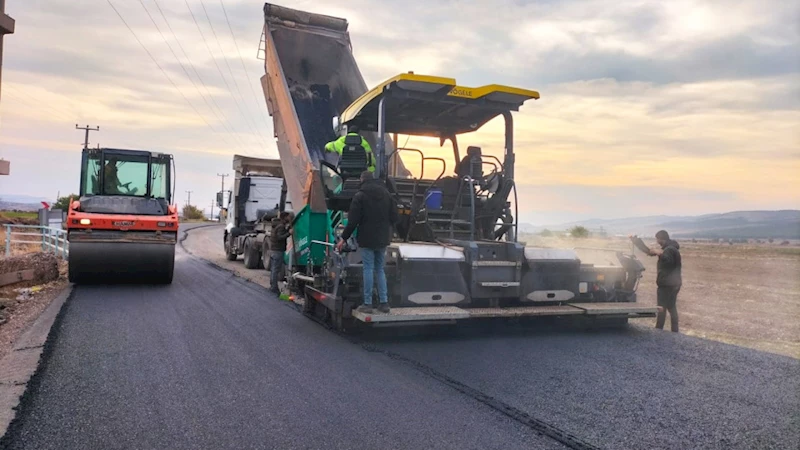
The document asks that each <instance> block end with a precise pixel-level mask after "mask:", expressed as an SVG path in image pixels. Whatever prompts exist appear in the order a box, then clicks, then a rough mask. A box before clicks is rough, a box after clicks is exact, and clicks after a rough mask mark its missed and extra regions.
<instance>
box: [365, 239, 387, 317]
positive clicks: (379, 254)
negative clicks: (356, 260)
mask: <svg viewBox="0 0 800 450" xmlns="http://www.w3.org/2000/svg"><path fill="white" fill-rule="evenodd" d="M385 257H386V247H383V248H378V249H372V248H364V247H361V261H362V262H363V264H364V304H365V305H372V286H373V280H374V275H375V274H376V273H377V274H378V280H377V281H378V298H379V299H380V302H381V303H386V302H388V294H387V292H386V272H385V271H384V265H385V263H386V258H385Z"/></svg>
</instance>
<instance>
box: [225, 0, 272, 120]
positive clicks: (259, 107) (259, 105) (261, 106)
mask: <svg viewBox="0 0 800 450" xmlns="http://www.w3.org/2000/svg"><path fill="white" fill-rule="evenodd" d="M219 4H220V5H221V6H222V12H223V13H224V14H225V22H227V23H228V30H230V32H231V38H232V39H233V45H235V46H236V54H238V55H239V61H240V62H241V63H242V70H243V71H244V74H245V76H247V82H248V83H247V84H248V85H249V86H250V93H252V94H253V101H254V102H256V105H257V107H256V109H257V110H259V111H261V116H262V117H263V119H264V123H265V124H266V123H269V117H267V113H266V110H265V105H264V103H263V102H262V103H259V102H258V100H256V99H257V98H258V95H256V91H255V89H253V79H252V78H251V77H250V71H249V70H247V66H246V65H245V63H244V58H242V52H241V51H240V50H239V43H238V42H236V35H235V34H234V33H233V27H232V26H231V21H230V20H229V19H228V11H227V10H226V9H225V2H223V1H222V0H219ZM262 95H263V94H262ZM260 132H261V131H260V130H259V133H260Z"/></svg>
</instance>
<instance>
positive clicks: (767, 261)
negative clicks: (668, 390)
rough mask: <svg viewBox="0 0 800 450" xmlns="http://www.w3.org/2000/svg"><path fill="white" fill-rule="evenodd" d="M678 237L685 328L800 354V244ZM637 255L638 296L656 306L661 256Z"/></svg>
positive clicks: (594, 242) (533, 240) (556, 242)
mask: <svg viewBox="0 0 800 450" xmlns="http://www.w3.org/2000/svg"><path fill="white" fill-rule="evenodd" d="M523 238H526V239H527V240H528V242H529V243H530V244H529V245H543V246H553V247H558V246H561V247H567V248H570V247H574V246H582V247H605V248H615V249H618V250H623V251H627V252H628V253H630V241H628V240H621V241H615V240H603V239H579V240H562V239H557V238H552V239H550V238H540V237H535V236H534V237H531V236H523ZM679 242H680V244H681V256H682V257H683V288H682V289H681V292H680V294H679V295H678V314H679V317H680V326H681V332H682V333H684V334H688V335H691V336H696V337H702V338H707V339H713V340H716V341H720V342H725V343H729V344H735V345H739V346H742V347H748V348H752V349H756V350H762V351H767V352H771V353H776V354H779V355H786V356H791V357H793V358H798V359H800V249H798V248H790V247H781V246H778V245H766V244H765V245H738V244H737V245H727V244H725V245H716V244H701V243H696V244H695V243H692V242H691V241H688V242H687V241H682V240H679ZM636 255H637V257H638V258H639V259H640V260H641V261H642V263H643V264H644V266H645V269H646V270H645V272H644V277H643V278H642V280H641V284H640V286H639V290H638V295H639V301H640V302H641V303H642V304H644V305H653V306H655V304H656V287H655V280H656V261H657V259H656V258H652V257H648V256H645V255H643V254H642V253H641V252H638V251H637V252H636ZM653 320H655V319H653ZM667 322H669V320H668V321H667ZM667 326H669V325H667Z"/></svg>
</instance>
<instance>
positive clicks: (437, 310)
mask: <svg viewBox="0 0 800 450" xmlns="http://www.w3.org/2000/svg"><path fill="white" fill-rule="evenodd" d="M353 317H355V318H356V319H358V320H360V321H362V322H366V323H377V322H412V321H418V320H453V319H468V318H469V313H468V312H467V311H465V310H463V309H461V308H457V307H455V306H428V307H419V308H415V307H410V308H392V310H391V312H390V313H389V314H385V313H381V312H374V313H372V314H364V313H362V312H360V311H357V310H355V309H354V310H353Z"/></svg>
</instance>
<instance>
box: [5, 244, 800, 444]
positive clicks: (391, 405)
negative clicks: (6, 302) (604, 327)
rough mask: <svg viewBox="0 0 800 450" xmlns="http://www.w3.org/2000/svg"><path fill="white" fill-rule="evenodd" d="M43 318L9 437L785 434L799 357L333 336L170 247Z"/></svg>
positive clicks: (609, 343) (504, 332) (336, 439)
mask: <svg viewBox="0 0 800 450" xmlns="http://www.w3.org/2000/svg"><path fill="white" fill-rule="evenodd" d="M210 231H211V229H208V230H196V231H195V232H193V233H190V236H191V235H192V234H194V233H203V232H210ZM187 242H189V241H188V240H187ZM187 248H191V246H187ZM57 327H58V328H57V338H56V339H55V341H54V343H53V344H52V345H50V346H48V348H47V350H46V363H45V365H44V367H43V370H42V371H41V373H40V375H39V376H37V377H36V379H35V380H34V382H33V383H32V386H33V387H32V391H31V393H30V395H28V396H26V398H25V399H24V401H23V407H22V410H21V420H20V421H18V422H17V423H15V424H14V426H13V429H12V432H11V435H10V437H9V439H8V440H6V441H5V442H4V443H5V444H8V447H9V448H37V449H38V448H87V447H88V448H120V447H131V446H133V445H134V444H135V446H137V447H141V448H163V447H169V448H197V447H203V448H321V447H325V448H398V449H399V448H503V449H505V448H564V447H563V446H562V445H561V444H559V443H558V442H557V440H556V439H553V438H548V437H545V436H541V435H539V434H538V433H537V431H540V432H545V433H547V434H548V435H549V436H559V435H572V436H574V437H576V438H577V439H576V440H575V441H571V443H572V444H573V445H572V448H578V447H577V445H576V444H578V443H580V442H583V443H586V444H587V448H608V449H662V448H663V449H673V448H692V449H694V448H702V449H706V448H709V449H751V448H758V449H771V448H774V449H788V448H798V446H800V398H799V395H800V361H798V360H797V359H793V358H789V357H785V356H780V355H775V354H771V353H765V352H759V351H756V350H752V349H748V348H742V347H737V346H732V345H727V344H724V343H720V342H715V341H712V340H706V339H699V338H696V337H692V336H687V335H684V334H674V333H670V332H668V331H657V330H654V329H653V328H652V324H646V323H645V324H641V325H633V326H631V327H629V328H628V329H626V330H622V331H602V332H599V331H594V332H577V331H574V330H573V331H568V330H564V329H561V330H559V329H553V328H545V327H543V326H541V327H538V328H537V327H536V326H527V327H523V326H513V327H509V326H507V325H504V326H502V327H494V325H492V324H487V325H482V326H474V327H470V328H469V329H463V328H462V329H453V328H430V329H426V330H425V331H422V332H415V333H397V332H396V331H392V330H384V331H381V332H375V333H368V334H366V335H363V336H360V337H358V338H347V339H346V338H343V337H341V336H339V335H337V334H335V333H333V332H331V331H328V330H326V329H324V328H323V327H321V326H319V325H317V324H316V323H314V322H312V321H311V320H309V319H307V318H305V317H303V316H302V315H301V314H299V312H298V311H297V309H296V308H295V307H293V305H291V304H288V303H285V302H280V301H278V300H277V299H276V298H275V297H274V296H271V295H269V294H268V293H266V292H265V289H264V288H263V287H260V286H257V285H255V284H252V283H249V282H246V281H243V280H241V279H239V278H237V277H234V276H232V275H231V274H230V273H229V272H225V271H222V270H219V269H217V268H214V267H212V266H211V265H210V264H208V263H205V262H201V261H199V260H198V259H196V258H193V257H191V256H189V255H188V254H187V253H185V252H184V251H182V250H181V251H179V252H178V258H177V261H176V277H175V282H174V283H173V285H172V286H168V287H148V286H141V287H134V288H131V287H102V286H93V287H82V286H81V287H79V288H78V289H77V290H76V292H75V294H74V295H73V297H72V300H71V301H70V303H68V305H67V309H66V313H65V314H64V317H63V320H62V322H61V323H60V324H59V325H57ZM578 441H580V442H578ZM561 442H567V441H565V440H564V439H561ZM0 446H1V445H0Z"/></svg>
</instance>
